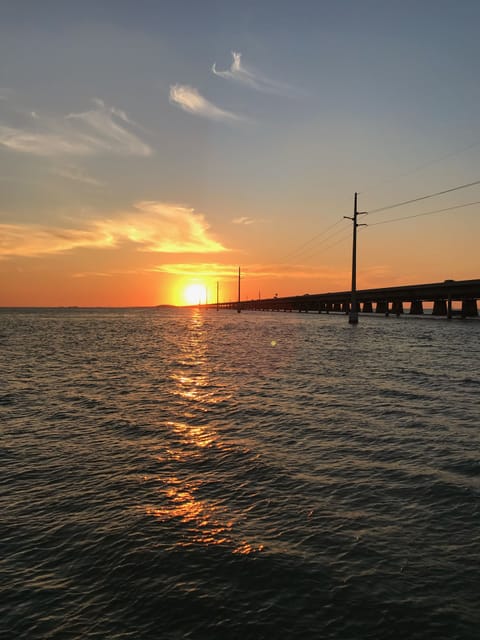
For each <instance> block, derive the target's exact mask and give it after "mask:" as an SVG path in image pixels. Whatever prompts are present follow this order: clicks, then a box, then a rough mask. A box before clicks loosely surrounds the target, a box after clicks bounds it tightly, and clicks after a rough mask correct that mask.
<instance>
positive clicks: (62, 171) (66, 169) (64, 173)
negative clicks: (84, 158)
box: [51, 165, 105, 187]
mask: <svg viewBox="0 0 480 640" xmlns="http://www.w3.org/2000/svg"><path fill="white" fill-rule="evenodd" d="M51 173H53V174H54V175H56V176H60V178H66V179H67V180H73V181H74V182H81V183H82V184H88V185H91V186H94V187H103V186H105V183H104V182H101V181H100V180H97V179H96V178H93V177H92V176H90V175H88V174H87V173H86V172H85V171H84V170H83V169H81V168H80V167H77V166H75V165H65V166H62V167H54V168H53V169H52V170H51Z"/></svg>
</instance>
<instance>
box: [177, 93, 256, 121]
mask: <svg viewBox="0 0 480 640" xmlns="http://www.w3.org/2000/svg"><path fill="white" fill-rule="evenodd" d="M170 103H171V104H173V105H177V106H178V107H180V108H181V109H183V110H184V111H186V112H187V113H192V114H194V115H197V116H202V117H203V118H209V119H210V120H223V121H227V122H235V121H241V120H244V118H242V117H241V116H239V115H237V114H236V113H233V112H231V111H226V110H225V109H220V107H217V106H216V105H214V104H213V103H212V102H209V101H208V100H207V99H206V98H204V97H203V96H202V95H201V94H200V93H199V92H198V91H197V89H195V88H194V87H190V86H188V85H186V84H174V85H172V86H171V87H170Z"/></svg>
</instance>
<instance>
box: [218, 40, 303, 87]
mask: <svg viewBox="0 0 480 640" xmlns="http://www.w3.org/2000/svg"><path fill="white" fill-rule="evenodd" d="M232 57H233V62H232V64H231V66H230V68H229V69H226V70H224V71H218V69H217V64H216V62H215V63H214V64H213V65H212V72H213V73H214V74H215V75H216V76H218V77H220V78H224V79H225V80H233V81H234V82H238V83H240V84H243V85H246V86H248V87H250V88H252V89H256V90H257V91H262V92H264V93H275V94H282V95H290V94H293V93H294V90H293V88H292V87H290V86H289V85H287V84H284V83H282V82H277V81H276V80H272V79H271V78H268V77H267V76H265V75H264V74H262V73H260V72H259V71H256V70H254V69H252V68H249V67H245V65H243V64H242V54H241V53H239V52H238V51H232Z"/></svg>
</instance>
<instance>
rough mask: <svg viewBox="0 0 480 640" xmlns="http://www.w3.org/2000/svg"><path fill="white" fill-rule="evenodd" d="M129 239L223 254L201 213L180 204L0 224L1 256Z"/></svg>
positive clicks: (153, 248)
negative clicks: (70, 221)
mask: <svg viewBox="0 0 480 640" xmlns="http://www.w3.org/2000/svg"><path fill="white" fill-rule="evenodd" d="M125 243H131V244H133V245H134V246H135V248H136V249H137V250H139V251H147V252H156V253H196V254H206V253H219V252H224V251H227V250H228V249H227V248H226V247H224V246H223V245H222V243H221V242H219V241H217V240H215V239H214V238H213V237H211V235H210V232H209V225H208V223H207V221H206V219H205V216H203V215H202V214H199V213H196V212H195V211H194V210H193V209H191V208H187V207H184V206H181V205H176V204H170V203H164V202H157V201H153V202H152V201H150V202H139V203H137V204H136V205H135V209H134V210H133V211H129V212H126V213H121V214H119V215H118V216H117V217H116V218H115V219H103V220H102V219H101V220H92V221H90V222H89V223H87V224H86V225H85V227H84V228H82V229H75V228H68V227H60V226H48V225H38V224H30V225H27V224H0V257H1V258H4V259H5V258H12V257H15V256H17V257H18V256H23V257H35V256H40V255H44V254H55V253H61V252H65V251H71V250H74V249H82V248H97V249H108V248H110V249H111V248H115V247H118V246H120V245H122V244H125Z"/></svg>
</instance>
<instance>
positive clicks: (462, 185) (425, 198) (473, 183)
mask: <svg viewBox="0 0 480 640" xmlns="http://www.w3.org/2000/svg"><path fill="white" fill-rule="evenodd" d="M477 184H480V180H475V182H469V183H467V184H461V185H459V186H458V187H452V188H451V189H444V190H443V191H437V192H435V193H429V194H428V195H426V196H419V197H418V198H412V200H404V201H403V202H396V203H395V204H390V205H388V206H386V207H380V208H379V209H373V210H372V211H369V213H370V215H372V214H374V213H380V212H381V211H388V210H389V209H396V208H397V207H402V206H403V205H405V204H412V203H414V202H420V200H428V198H434V197H435V196H443V195H444V194H445V193H452V192H453V191H459V190H460V189H467V188H468V187H474V186H475V185H477Z"/></svg>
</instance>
